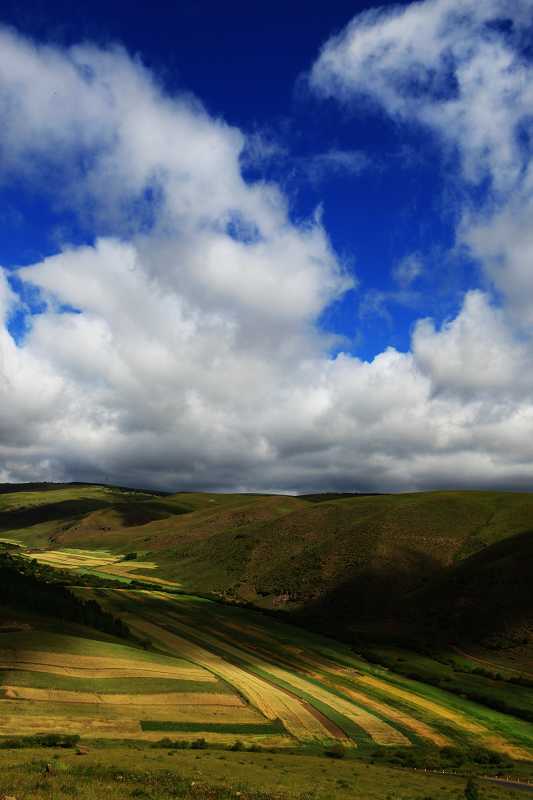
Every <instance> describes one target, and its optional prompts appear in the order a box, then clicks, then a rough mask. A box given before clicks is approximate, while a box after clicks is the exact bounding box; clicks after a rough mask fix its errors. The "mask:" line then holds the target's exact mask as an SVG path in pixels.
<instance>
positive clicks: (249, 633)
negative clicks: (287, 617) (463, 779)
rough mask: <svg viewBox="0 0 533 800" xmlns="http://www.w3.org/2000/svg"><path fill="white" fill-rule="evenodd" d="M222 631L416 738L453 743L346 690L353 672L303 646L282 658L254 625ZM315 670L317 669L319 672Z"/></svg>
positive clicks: (232, 624) (287, 651)
mask: <svg viewBox="0 0 533 800" xmlns="http://www.w3.org/2000/svg"><path fill="white" fill-rule="evenodd" d="M224 629H228V630H229V632H230V633H231V632H233V634H234V635H235V633H237V634H238V635H240V636H241V640H243V641H244V642H245V645H244V646H245V647H246V649H247V650H252V652H254V653H255V652H259V654H260V655H261V657H262V658H265V657H266V658H267V659H268V657H269V655H270V658H271V659H272V661H273V662H274V663H275V664H276V666H281V667H282V668H284V667H288V668H289V669H290V670H291V671H294V669H295V667H297V666H300V669H301V671H302V672H303V673H304V675H305V676H306V677H309V678H311V679H312V680H314V681H315V682H316V681H319V682H322V683H326V684H328V685H329V686H330V687H331V688H333V689H334V690H335V691H338V692H342V693H343V694H344V695H348V696H349V697H350V698H351V699H353V700H354V701H355V702H356V703H357V704H359V705H361V706H362V707H363V708H365V707H366V708H367V709H370V710H374V711H376V712H377V713H378V714H379V715H380V716H381V717H384V718H385V719H387V720H390V721H391V722H396V723H398V724H399V725H401V726H403V727H404V728H407V729H408V730H410V731H412V732H413V733H414V734H416V736H418V737H420V738H423V739H426V740H427V741H430V742H431V743H432V744H434V745H436V746H437V747H446V746H450V745H452V744H453V743H452V740H451V739H449V738H448V737H446V736H444V735H443V734H442V733H440V732H439V731H437V730H435V729H434V728H432V727H431V726H430V725H428V724H426V723H425V722H423V721H422V720H420V719H417V718H416V717H413V716H412V715H411V714H408V713H406V712H404V711H400V710H398V709H395V708H393V707H392V706H390V705H387V704H386V703H382V702H379V701H377V700H375V699H374V698H372V697H370V696H369V695H368V694H365V693H363V692H360V691H355V690H354V689H352V688H348V685H349V682H351V680H352V679H353V674H354V670H353V669H350V668H348V667H342V666H339V665H338V664H335V663H334V662H333V661H332V660H331V659H329V658H326V657H324V656H321V655H318V654H315V653H312V652H311V653H309V652H307V651H306V650H305V649H304V648H303V647H298V646H296V645H288V646H287V645H284V647H283V649H284V651H285V653H284V655H283V657H282V656H281V654H280V653H279V649H280V645H279V642H278V641H277V640H276V639H274V638H273V637H272V636H270V637H269V636H268V634H266V633H265V631H264V630H261V629H260V628H259V626H256V625H250V624H247V625H243V624H241V623H238V622H228V621H225V622H224V625H223V626H222V630H221V628H219V629H218V630H219V631H221V632H222V631H223V630H224ZM257 640H259V642H260V645H259V646H258V645H257V644H256V641H257ZM269 646H270V648H273V649H274V652H272V650H270V653H269ZM291 657H292V658H294V663H293V664H292V665H291V663H290V662H291ZM318 670H320V672H319V671H318ZM339 678H342V679H343V681H344V682H345V683H346V684H348V685H344V684H343V685H339V684H337V683H336V682H335V681H336V680H338V679H339Z"/></svg>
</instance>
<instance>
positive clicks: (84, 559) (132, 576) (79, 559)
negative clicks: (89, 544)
mask: <svg viewBox="0 0 533 800" xmlns="http://www.w3.org/2000/svg"><path fill="white" fill-rule="evenodd" d="M26 555H27V557H28V558H33V559H35V560H36V561H38V562H39V563H40V564H46V565H48V566H50V567H56V568H57V569H68V570H73V571H79V572H81V573H83V572H85V571H87V572H90V573H92V574H93V575H99V576H102V575H103V576H106V575H109V576H116V577H119V578H120V577H121V578H127V579H129V580H146V581H147V582H149V583H155V584H157V585H159V586H161V587H169V588H178V587H179V584H178V583H176V581H169V580H166V579H164V578H156V577H154V576H153V575H143V574H141V573H142V571H146V570H148V571H150V570H155V569H157V567H158V565H157V564H156V563H154V562H153V561H137V560H124V558H123V556H119V555H113V554H110V553H109V552H108V551H104V552H100V551H97V550H86V551H84V550H46V551H42V552H37V553H27V554H26Z"/></svg>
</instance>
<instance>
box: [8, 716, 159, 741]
mask: <svg viewBox="0 0 533 800" xmlns="http://www.w3.org/2000/svg"><path fill="white" fill-rule="evenodd" d="M57 732H60V733H75V734H77V735H79V736H83V737H85V738H87V737H91V738H92V737H98V738H108V739H143V738H145V737H144V736H143V732H142V729H141V725H140V722H138V721H137V720H133V719H132V720H114V719H102V718H97V719H93V718H91V717H87V718H80V717H69V716H65V717H61V718H58V717H57V716H52V717H50V716H49V715H44V714H43V715H39V714H34V715H33V716H21V715H20V714H18V713H16V714H12V715H10V714H2V715H1V716H0V735H2V736H31V735H32V734H36V733H57Z"/></svg>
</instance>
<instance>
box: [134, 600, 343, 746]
mask: <svg viewBox="0 0 533 800" xmlns="http://www.w3.org/2000/svg"><path fill="white" fill-rule="evenodd" d="M141 613H142V609H140V614H141ZM140 614H139V616H137V615H127V621H128V624H130V625H131V627H132V628H136V629H137V630H139V631H140V632H142V633H143V634H146V635H148V636H150V638H152V640H154V641H156V642H158V643H160V644H162V645H163V646H164V647H165V648H166V649H167V650H168V652H170V653H174V654H175V655H179V656H180V657H181V658H188V659H191V660H192V661H194V662H196V663H198V664H200V665H201V666H202V667H204V668H205V669H208V670H210V671H211V672H213V673H214V674H215V675H217V676H218V677H220V678H222V679H223V680H225V681H227V682H228V683H229V684H231V685H232V686H234V687H235V688H236V689H237V691H239V692H240V693H241V694H242V695H243V696H244V697H246V699H247V700H248V701H249V702H250V703H251V704H252V705H253V706H255V707H256V708H258V709H259V710H260V711H261V712H262V714H263V715H264V716H265V717H266V718H267V719H270V720H275V719H278V718H279V719H281V720H282V722H283V724H284V725H285V727H286V728H287V730H288V731H289V732H290V733H291V734H292V735H293V736H294V737H295V738H296V739H299V740H300V741H316V740H318V741H325V740H330V739H331V738H333V737H332V732H331V730H330V729H328V727H326V725H324V724H322V722H321V720H320V719H319V718H317V715H315V713H313V711H312V710H311V709H309V708H308V707H307V706H306V704H304V703H303V702H302V701H300V700H299V699H298V698H296V697H294V696H292V695H291V694H289V693H287V692H284V691H283V690H281V689H278V688H277V687H275V686H272V685H271V684H269V683H268V682H267V681H265V680H263V679H262V678H258V677H257V676H255V675H253V674H251V673H249V672H247V671H246V670H244V669H242V668H241V667H238V666H235V665H233V664H230V663H229V662H227V661H225V660H224V659H223V658H221V657H220V656H218V655H216V654H214V653H212V652H210V651H209V650H206V649H204V648H203V647H200V646H199V645H196V644H194V643H192V642H191V641H190V640H188V639H187V638H184V637H182V636H179V635H177V634H174V633H169V632H168V631H166V630H165V629H164V628H161V627H159V626H158V625H155V624H153V623H151V622H148V621H147V620H145V619H140ZM339 738H343V737H342V734H341V735H340V736H339Z"/></svg>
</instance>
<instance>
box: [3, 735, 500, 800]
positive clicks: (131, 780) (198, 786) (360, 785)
mask: <svg viewBox="0 0 533 800" xmlns="http://www.w3.org/2000/svg"><path fill="white" fill-rule="evenodd" d="M132 764H135V768H134V769H132V768H131V765H132ZM465 784H466V779H465V777H459V776H453V775H442V774H431V773H423V772H414V771H407V770H399V769H393V768H390V767H384V766H378V765H373V764H369V763H366V764H365V763H359V762H356V761H353V760H351V759H345V760H340V761H339V760H333V759H328V758H325V757H324V756H302V755H286V754H279V753H249V752H232V751H217V750H203V751H193V750H190V751H189V750H169V751H164V750H163V751H159V750H157V751H156V750H145V749H138V748H135V747H129V748H123V747H114V748H108V749H94V750H91V751H90V752H89V753H88V754H86V755H83V756H78V755H76V754H75V753H65V752H64V751H59V752H56V753H53V751H52V753H51V754H50V755H48V756H44V757H43V751H42V750H41V751H39V750H27V751H11V752H8V751H5V752H2V751H0V796H1V794H2V793H4V794H7V795H12V796H15V797H17V798H18V799H19V800H20V799H21V798H32V800H45V798H46V800H50V798H52V797H53V798H54V800H63V799H65V800H67V799H69V798H73V797H76V798H79V800H100V798H102V797H105V798H106V800H125V798H139V799H140V800H170V799H171V798H181V799H182V800H237V798H238V799H239V800H333V798H334V799H335V800H429V798H432V799H434V800H459V799H460V798H463V797H464V787H465ZM515 796H516V794H515V793H514V792H511V791H509V790H507V789H504V788H502V787H498V786H493V785H490V784H487V783H482V782H480V798H481V800H505V799H506V798H511V797H515Z"/></svg>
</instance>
